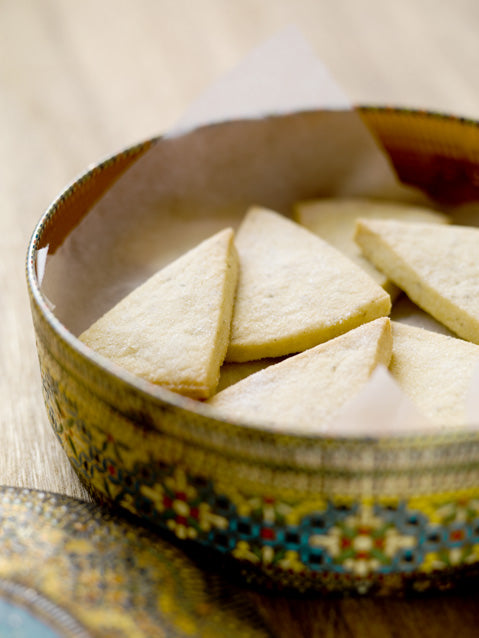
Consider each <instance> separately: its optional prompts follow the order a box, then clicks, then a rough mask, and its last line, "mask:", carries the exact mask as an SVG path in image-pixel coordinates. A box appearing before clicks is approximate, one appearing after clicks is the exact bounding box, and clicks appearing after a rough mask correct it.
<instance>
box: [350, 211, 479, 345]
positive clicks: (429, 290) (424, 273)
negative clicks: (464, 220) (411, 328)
mask: <svg viewBox="0 0 479 638" xmlns="http://www.w3.org/2000/svg"><path fill="white" fill-rule="evenodd" d="M355 239H356V241H357V243H358V245H359V246H360V247H361V250H362V252H363V254H364V255H365V256H366V257H367V258H368V259H369V260H370V261H371V262H372V263H373V264H374V265H375V266H376V267H377V268H379V269H380V270H382V271H383V272H384V273H385V274H386V275H387V276H388V277H389V278H390V279H392V280H393V281H394V283H395V284H396V285H397V286H399V287H400V288H401V289H402V290H404V292H405V293H406V294H407V295H408V297H409V298H410V299H411V300H412V301H414V302H415V303H416V304H417V305H418V306H420V307H421V308H423V310H425V311H426V312H428V313H429V314H431V315H432V316H433V317H434V318H435V319H436V320H437V321H439V322H440V323H443V324H444V325H445V326H447V327H448V328H449V329H450V330H452V331H453V332H454V333H455V334H457V335H458V336H459V337H462V338H463V339H466V340H467V341H472V342H473V343H478V344H479V261H478V255H479V228H470V227H465V226H442V225H440V224H426V223H408V222H402V221H396V220H379V219H358V221H357V226H356V235H355Z"/></svg>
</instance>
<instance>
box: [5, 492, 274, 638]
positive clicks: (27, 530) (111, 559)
mask: <svg viewBox="0 0 479 638" xmlns="http://www.w3.org/2000/svg"><path fill="white" fill-rule="evenodd" d="M0 511H1V522H2V524H1V526H0V556H1V558H0V603H1V602H2V601H4V603H8V607H9V609H8V608H7V609H8V611H10V612H12V611H14V610H13V608H12V605H15V606H16V607H17V613H18V612H22V613H24V614H25V612H28V613H29V616H30V618H26V619H25V620H28V621H29V623H28V624H27V622H25V623H24V627H25V628H30V629H31V628H32V625H34V626H35V627H36V630H37V633H36V634H35V635H39V636H40V635H45V637H46V636H48V638H50V637H51V636H59V635H62V636H66V637H71V638H88V637H98V638H100V637H102V636H105V637H106V636H108V637H110V636H118V638H121V637H122V636H125V637H126V636H128V638H135V637H137V638H141V637H143V636H145V637H151V636H165V637H168V638H186V637H187V636H188V637H192V636H197V637H198V638H199V637H200V636H208V637H209V636H212V637H214V636H217V637H218V638H219V637H220V636H224V627H225V626H226V627H228V634H229V635H230V636H232V637H234V636H237V637H238V638H240V637H241V638H243V637H249V638H261V637H265V636H266V635H267V633H266V632H265V631H264V630H263V629H262V627H261V623H260V622H259V620H258V618H257V617H256V615H255V612H254V611H253V610H252V609H251V608H249V607H248V604H247V603H246V602H245V601H244V600H240V601H239V602H238V603H231V604H230V605H229V606H228V605H224V604H223V603H222V602H221V601H220V600H219V599H218V597H217V593H216V592H215V588H217V589H219V587H217V585H218V583H216V582H215V580H214V579H215V577H214V576H213V577H212V578H213V580H212V581H210V582H207V581H206V580H205V578H204V576H203V574H202V573H201V571H200V570H199V569H198V568H197V567H196V566H195V565H194V564H193V563H192V562H191V561H190V560H189V559H188V558H187V557H186V556H185V555H183V553H182V552H181V551H180V550H178V549H177V548H175V547H173V546H172V545H170V544H168V543H166V542H164V541H162V540H160V539H159V538H157V537H155V536H154V535H152V534H151V533H149V532H147V531H146V530H144V529H141V528H139V527H137V526H133V525H132V524H130V523H128V522H126V521H124V520H119V519H117V518H115V517H114V516H111V515H110V514H108V513H107V512H105V511H104V510H102V509H101V508H99V507H97V506H95V505H93V504H89V503H84V502H81V501H77V500H74V499H70V498H68V497H65V496H60V495H57V494H49V493H44V492H38V491H31V490H21V489H18V488H0ZM1 627H2V618H1V617H0V629H1ZM41 631H43V632H44V634H42V633H41ZM16 632H17V633H14V634H12V635H22V634H20V630H19V627H18V619H17V627H16ZM29 635H32V634H31V633H30V634H29Z"/></svg>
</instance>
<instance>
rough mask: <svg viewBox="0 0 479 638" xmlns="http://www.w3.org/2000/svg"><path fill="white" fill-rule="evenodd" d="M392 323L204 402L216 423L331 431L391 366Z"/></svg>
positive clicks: (374, 325)
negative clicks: (378, 372) (379, 371)
mask: <svg viewBox="0 0 479 638" xmlns="http://www.w3.org/2000/svg"><path fill="white" fill-rule="evenodd" d="M391 351H392V337H391V325H390V320H389V319H388V318H387V317H383V318H380V319H376V320H374V321H371V322H369V323H366V324H364V325H362V326H360V327H358V328H356V329H354V330H351V331H349V332H347V333H346V334H344V335H341V336H339V337H336V338H335V339H332V340H330V341H328V342H327V343H323V344H320V345H318V346H316V347H314V348H311V349H310V350H306V351H305V352H302V353H300V354H297V355H295V356H293V357H289V358H288V359H285V360H284V361H282V362H281V363H278V364H276V365H272V366H269V367H268V368H265V369H264V370H261V371H260V372H257V373H255V374H252V375H251V376H249V377H247V378H246V379H243V380H242V381H240V382H238V383H236V384H235V385H232V386H230V387H228V388H226V389H225V390H223V391H222V392H219V393H218V394H216V395H215V396H213V397H212V398H211V399H209V400H208V402H207V403H208V405H209V406H210V407H212V408H214V410H215V412H216V413H217V415H218V416H219V417H220V418H225V419H228V420H232V421H235V422H238V423H243V424H249V425H251V426H254V427H265V428H267V429H271V430H276V431H285V432H295V433H303V434H320V433H321V432H324V431H325V430H326V429H328V431H329V430H330V429H331V428H332V429H334V422H332V421H333V419H334V416H335V414H337V413H338V411H339V410H340V409H341V408H342V407H343V406H344V405H345V404H346V403H347V401H348V400H349V399H352V398H353V397H354V396H356V395H357V393H358V392H359V391H360V389H361V388H362V387H363V386H364V384H365V383H366V382H367V380H368V379H369V377H370V376H371V374H372V372H373V370H374V369H375V367H376V366H377V364H379V363H382V364H383V365H385V366H388V365H389V362H390V357H391Z"/></svg>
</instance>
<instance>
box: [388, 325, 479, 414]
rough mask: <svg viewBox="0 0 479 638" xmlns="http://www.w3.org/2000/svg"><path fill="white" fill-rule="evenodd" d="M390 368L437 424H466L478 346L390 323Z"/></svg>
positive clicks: (478, 358)
mask: <svg viewBox="0 0 479 638" xmlns="http://www.w3.org/2000/svg"><path fill="white" fill-rule="evenodd" d="M391 326H392V335H393V353H392V357H391V363H390V366H389V370H390V372H391V374H392V375H393V377H394V378H395V379H396V381H397V382H398V383H399V385H400V386H401V388H402V389H403V391H404V392H405V393H406V394H407V395H408V396H409V398H410V399H411V400H412V401H413V403H415V404H416V407H417V408H418V410H420V411H421V412H422V413H423V414H424V416H426V417H427V418H428V419H430V420H431V422H432V423H435V424H437V425H445V426H450V425H466V423H467V415H466V397H467V393H468V391H469V388H470V385H471V379H472V375H473V373H474V370H475V369H476V368H477V366H478V365H479V346H477V345H475V344H473V343H469V342H468V341H463V340H462V339H456V338H455V337H448V336H446V335H443V334H439V333H437V332H431V331H430V330H424V329H422V328H416V327H414V326H408V325H405V324H401V323H398V322H396V321H392V322H391Z"/></svg>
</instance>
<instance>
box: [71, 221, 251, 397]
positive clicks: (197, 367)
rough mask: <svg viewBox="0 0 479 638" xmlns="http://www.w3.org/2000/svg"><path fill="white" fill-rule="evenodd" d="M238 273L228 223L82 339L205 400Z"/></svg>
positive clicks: (214, 379) (224, 340) (222, 348)
mask: <svg viewBox="0 0 479 638" xmlns="http://www.w3.org/2000/svg"><path fill="white" fill-rule="evenodd" d="M237 279H238V258H237V253H236V249H235V245H234V233H233V230H232V229H230V228H228V229H225V230H223V231H221V232H219V233H217V234H216V235H214V236H213V237H210V238H209V239H207V240H205V241H204V242H202V243H201V244H199V245H198V246H197V247H195V248H193V249H192V250H190V251H189V252H188V253H186V254H185V255H183V256H182V257H180V258H179V259H177V260H176V261H174V262H173V263H171V264H170V265H168V266H166V267H165V268H164V269H162V270H160V271H159V272H158V273H156V274H155V275H153V276H152V277H151V278H150V279H148V280H147V281H146V282H145V283H144V284H142V285H141V286H139V287H138V288H136V289H135V290H133V291H132V292H131V293H130V294H129V295H128V296H127V297H125V298H124V299H123V300H122V301H120V302H119V303H118V304H117V305H116V306H115V307H114V308H112V309H111V310H110V311H108V312H107V313H106V314H105V315H103V317H101V318H100V319H98V321H96V323H94V324H93V325H92V326H91V327H90V328H88V330H86V331H85V332H84V333H83V334H82V335H81V336H80V339H81V340H82V341H83V342H84V343H85V344H87V345H88V346H90V347H91V348H93V349H94V350H96V351H97V352H98V353H100V354H101V355H103V356H105V357H107V358H108V359H111V360H112V361H114V362H115V363H117V364H118V365H120V366H122V367H124V368H126V369H127V370H129V371H130V372H132V373H133V374H136V375H137V376H139V377H142V378H143V379H146V380H147V381H150V382H152V383H155V384H159V385H162V386H164V387H166V388H168V389H170V390H173V391H174V392H178V393H179V394H183V395H186V396H189V397H192V398H195V399H205V398H207V397H209V396H210V395H211V394H212V393H213V392H214V390H215V388H216V385H217V383H218V379H219V371H220V366H221V364H222V363H223V359H224V356H225V353H226V349H227V347H228V341H229V334H230V325H231V316H232V311H233V303H234V294H235V289H236V285H237Z"/></svg>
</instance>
